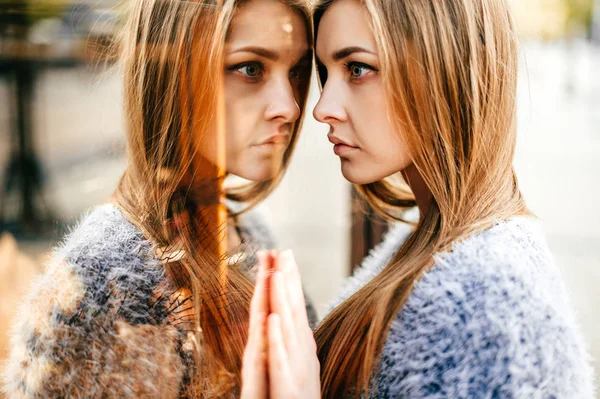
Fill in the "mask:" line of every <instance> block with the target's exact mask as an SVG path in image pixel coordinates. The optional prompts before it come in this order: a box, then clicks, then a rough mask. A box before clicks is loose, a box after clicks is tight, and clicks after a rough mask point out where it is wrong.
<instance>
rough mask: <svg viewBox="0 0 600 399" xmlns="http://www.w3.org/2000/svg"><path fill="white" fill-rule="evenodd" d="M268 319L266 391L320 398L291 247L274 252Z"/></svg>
mask: <svg viewBox="0 0 600 399" xmlns="http://www.w3.org/2000/svg"><path fill="white" fill-rule="evenodd" d="M273 257H274V259H273V260H274V261H273V266H274V273H273V274H272V276H271V277H270V287H269V305H270V312H271V313H270V314H269V316H268V321H267V337H268V342H267V350H268V361H267V364H268V381H269V382H268V391H269V395H270V398H271V399H296V398H308V399H311V398H320V397H321V383H320V365H319V359H318V358H317V345H316V343H315V339H314V336H313V332H312V330H311V329H310V326H309V323H308V316H307V314H306V301H305V299H304V293H303V291H302V283H301V280H300V273H299V271H298V266H297V265H296V261H295V259H294V255H293V253H292V251H284V252H279V253H275V254H273Z"/></svg>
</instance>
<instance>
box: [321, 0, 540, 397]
mask: <svg viewBox="0 0 600 399" xmlns="http://www.w3.org/2000/svg"><path fill="white" fill-rule="evenodd" d="M331 2H332V1H331V0H326V1H325V2H323V3H320V4H318V5H317V7H316V12H315V16H314V19H315V32H316V34H315V35H318V31H317V29H318V24H319V21H320V19H321V17H322V15H323V13H324V12H325V11H326V10H327V8H328V7H329V6H330V4H331ZM363 4H364V6H365V8H366V10H368V13H369V15H370V17H371V18H370V22H371V24H372V28H373V31H374V35H375V38H376V42H377V48H378V54H379V59H380V63H381V68H380V70H381V74H382V76H381V78H382V80H383V84H382V87H384V88H385V93H384V94H385V96H386V98H387V103H388V107H389V110H388V112H389V117H390V118H391V119H392V121H393V123H394V124H395V125H396V126H398V128H399V131H400V132H401V135H402V138H403V142H404V143H406V145H407V149H408V150H409V153H410V154H411V156H412V161H413V167H414V168H415V169H416V170H417V171H418V173H419V174H420V176H421V177H422V179H423V180H424V182H425V184H426V185H427V187H428V189H429V191H431V194H432V199H431V203H430V204H429V206H428V207H427V208H428V210H427V211H426V213H424V214H423V215H421V219H420V221H419V222H418V224H417V225H416V228H415V231H414V232H413V234H412V235H411V236H410V238H409V239H408V240H407V242H406V243H405V244H404V245H403V246H402V247H401V248H400V250H399V251H398V252H397V253H396V255H395V256H394V257H393V259H392V260H391V262H390V263H389V264H388V265H387V266H386V267H385V269H384V270H383V271H382V272H381V273H380V274H379V275H378V276H377V277H375V278H374V279H373V280H372V281H371V282H369V283H368V284H366V285H365V286H364V287H363V288H362V289H360V290H359V291H358V292H357V293H356V294H354V295H353V296H351V297H350V298H349V299H347V300H346V301H345V302H343V303H342V304H341V305H340V306H339V307H337V308H336V309H335V310H333V311H332V312H331V314H329V316H328V317H327V318H326V319H325V320H324V321H323V322H322V324H321V325H320V326H319V328H318V329H317V331H316V333H315V337H316V341H317V345H318V348H319V349H318V355H319V359H320V361H321V377H322V388H323V396H324V397H326V398H339V397H344V396H345V395H347V394H351V395H356V396H358V395H359V394H360V393H366V394H368V392H369V388H372V386H370V383H371V382H372V381H373V380H372V378H373V376H374V373H375V371H376V367H377V365H378V359H379V356H380V354H381V350H382V346H383V344H384V342H385V340H386V337H387V333H388V331H389V328H390V325H391V323H392V321H393V320H394V318H395V317H396V315H397V314H398V312H399V311H400V309H401V308H402V306H403V305H404V304H405V303H406V301H407V299H408V297H409V295H410V293H411V292H412V289H413V286H414V283H415V281H417V280H418V279H419V278H420V277H421V276H422V275H423V273H425V272H426V271H427V270H428V269H429V268H430V267H431V266H433V264H434V259H433V255H434V254H435V253H437V252H440V251H447V250H451V248H452V244H453V243H455V242H456V241H458V240H462V239H465V238H467V237H469V236H470V235H473V234H476V233H478V232H481V231H482V230H485V229H487V228H489V227H491V226H492V225H493V224H494V223H495V222H496V221H497V220H506V219H509V218H511V217H513V216H515V215H522V214H527V213H528V211H527V209H526V206H525V203H524V200H523V198H522V196H521V193H520V191H519V188H518V184H517V178H516V176H515V173H514V170H513V167H512V160H513V154H514V150H515V144H516V118H515V117H516V115H515V114H516V98H515V97H516V85H517V51H518V48H517V40H516V34H515V29H514V25H513V21H512V19H511V15H510V11H509V9H508V6H507V4H506V1H505V0H405V1H386V0H363ZM357 188H358V189H359V191H360V192H361V193H362V194H363V195H364V196H365V198H366V199H367V200H368V201H369V203H370V204H371V205H372V206H373V207H374V208H375V209H376V210H377V211H378V212H380V213H381V214H382V215H384V216H386V217H388V218H391V219H399V217H398V215H399V211H401V210H403V209H406V208H408V207H411V206H414V205H415V198H414V195H413V193H412V192H411V190H410V188H409V187H408V185H407V184H406V183H405V182H404V183H403V184H395V183H393V182H392V180H391V179H386V180H384V181H380V182H376V183H372V184H367V185H364V186H359V187H357Z"/></svg>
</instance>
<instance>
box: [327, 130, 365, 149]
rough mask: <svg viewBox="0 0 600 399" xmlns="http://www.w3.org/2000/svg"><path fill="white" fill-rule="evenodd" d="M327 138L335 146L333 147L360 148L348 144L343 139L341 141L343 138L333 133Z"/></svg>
mask: <svg viewBox="0 0 600 399" xmlns="http://www.w3.org/2000/svg"><path fill="white" fill-rule="evenodd" d="M327 138H328V139H329V142H330V143H331V144H333V145H343V146H346V147H351V148H358V147H356V146H354V145H352V144H350V143H348V142H347V141H345V140H343V139H341V138H339V137H337V136H335V135H333V134H332V133H329V134H328V135H327Z"/></svg>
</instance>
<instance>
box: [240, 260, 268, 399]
mask: <svg viewBox="0 0 600 399" xmlns="http://www.w3.org/2000/svg"><path fill="white" fill-rule="evenodd" d="M258 261H259V266H258V272H257V274H256V284H255V286H254V295H253V296H252V302H251V303H250V328H249V334H248V343H247V344H246V349H245V350H244V359H243V362H242V393H241V398H242V399H266V398H268V386H267V337H266V321H267V315H268V314H269V296H268V294H269V293H268V273H269V270H270V269H271V264H272V259H271V256H270V255H269V254H267V253H265V252H259V253H258Z"/></svg>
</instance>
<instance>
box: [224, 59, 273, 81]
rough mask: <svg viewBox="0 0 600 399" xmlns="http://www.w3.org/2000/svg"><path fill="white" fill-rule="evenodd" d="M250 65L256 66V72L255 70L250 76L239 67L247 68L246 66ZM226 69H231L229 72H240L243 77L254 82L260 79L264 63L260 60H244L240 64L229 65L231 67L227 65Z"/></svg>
mask: <svg viewBox="0 0 600 399" xmlns="http://www.w3.org/2000/svg"><path fill="white" fill-rule="evenodd" d="M251 66H255V67H257V68H258V72H257V75H256V76H250V75H248V74H247V73H244V72H242V71H240V69H243V68H248V67H251ZM227 69H228V70H229V71H231V72H238V73H240V74H241V75H242V76H243V77H244V79H247V80H250V81H252V82H256V81H258V80H260V78H261V77H262V75H263V73H264V71H265V65H264V64H263V63H262V62H258V61H251V62H244V63H241V64H236V65H233V66H231V67H229V68H227Z"/></svg>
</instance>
